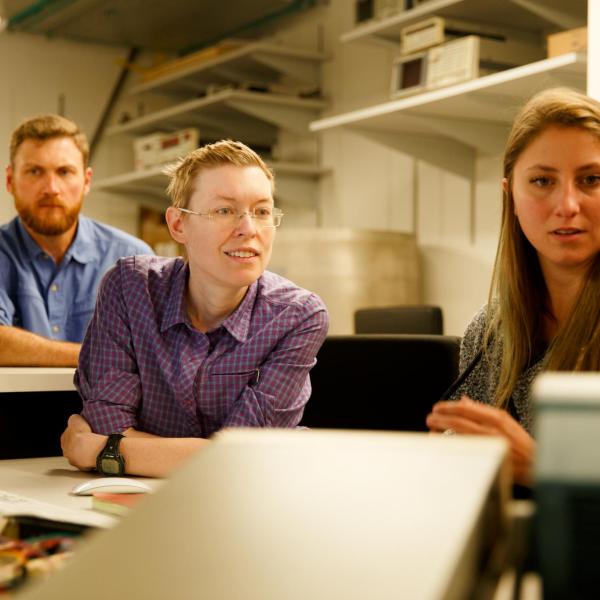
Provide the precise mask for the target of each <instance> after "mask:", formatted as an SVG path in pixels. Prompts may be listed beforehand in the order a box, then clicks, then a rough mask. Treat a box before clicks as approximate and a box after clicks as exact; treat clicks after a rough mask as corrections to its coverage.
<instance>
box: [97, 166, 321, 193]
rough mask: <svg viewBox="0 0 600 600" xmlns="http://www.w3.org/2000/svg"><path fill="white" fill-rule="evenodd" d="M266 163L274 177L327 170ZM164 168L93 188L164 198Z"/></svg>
mask: <svg viewBox="0 0 600 600" xmlns="http://www.w3.org/2000/svg"><path fill="white" fill-rule="evenodd" d="M268 164H269V167H271V168H272V169H273V171H274V173H275V177H276V179H279V178H282V177H286V176H291V177H306V178H308V179H317V178H318V177H320V176H322V175H326V174H327V173H328V172H329V170H328V169H325V168H323V167H320V166H318V165H314V164H309V163H301V162H277V161H273V162H269V163H268ZM164 168H165V165H159V166H156V167H153V168H151V169H145V170H143V171H132V172H130V173H122V174H120V175H114V176H112V177H106V178H104V179H100V180H99V181H95V182H94V190H95V191H106V192H114V193H122V194H128V195H139V196H150V197H153V198H163V199H166V197H167V196H166V193H165V190H166V187H167V183H168V177H167V176H166V175H165V174H164V172H163V171H164Z"/></svg>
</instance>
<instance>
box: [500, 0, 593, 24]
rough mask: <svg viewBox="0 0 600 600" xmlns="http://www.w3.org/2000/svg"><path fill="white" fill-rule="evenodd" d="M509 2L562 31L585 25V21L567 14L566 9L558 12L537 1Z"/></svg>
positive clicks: (512, 0)
mask: <svg viewBox="0 0 600 600" xmlns="http://www.w3.org/2000/svg"><path fill="white" fill-rule="evenodd" d="M511 2H512V3H513V4H516V5H518V6H521V7H523V8H524V9H525V10H528V11H529V12H531V13H533V14H534V15H538V16H539V17H542V18H543V19H546V20H547V21H548V22H550V23H554V24H555V25H558V26H559V27H561V28H563V29H574V28H575V27H583V26H584V25H585V20H584V21H582V20H581V19H578V18H577V17H574V16H573V14H572V12H571V13H569V9H568V8H566V7H565V9H564V10H559V9H557V8H551V7H549V6H547V5H544V4H542V3H540V2H539V1H538V0H511ZM567 4H568V2H565V5H567Z"/></svg>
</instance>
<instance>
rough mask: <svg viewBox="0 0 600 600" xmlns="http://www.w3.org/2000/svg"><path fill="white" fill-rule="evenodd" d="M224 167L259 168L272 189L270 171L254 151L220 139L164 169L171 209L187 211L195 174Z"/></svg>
mask: <svg viewBox="0 0 600 600" xmlns="http://www.w3.org/2000/svg"><path fill="white" fill-rule="evenodd" d="M223 165H234V166H236V167H258V168H259V169H261V170H262V172H263V173H264V174H265V175H266V177H267V179H268V180H269V181H270V182H271V187H272V188H273V189H274V187H275V178H274V176H273V172H272V171H271V169H269V167H267V165H266V164H265V162H264V161H263V159H262V158H261V157H260V156H259V155H258V154H257V153H256V152H254V150H252V149H251V148H249V147H248V146H246V145H245V144H242V142H235V141H233V140H221V141H220V142H215V143H214V144H207V145H205V146H202V148H198V149H197V150H193V151H192V152H190V153H189V154H188V155H187V156H185V157H184V158H182V159H181V160H179V162H177V163H175V164H174V165H171V166H169V167H167V168H166V169H165V173H166V174H167V175H168V176H169V177H170V181H169V185H168V187H167V194H168V195H169V197H170V198H171V206H174V207H175V208H187V206H188V203H189V201H190V198H191V196H192V194H193V192H194V182H195V180H196V176H197V175H198V173H200V171H202V170H204V169H213V168H216V167H221V166H223Z"/></svg>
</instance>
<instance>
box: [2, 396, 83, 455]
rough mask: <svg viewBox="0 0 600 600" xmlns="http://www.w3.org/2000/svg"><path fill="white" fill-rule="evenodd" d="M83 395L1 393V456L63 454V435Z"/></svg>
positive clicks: (79, 410) (77, 411)
mask: <svg viewBox="0 0 600 600" xmlns="http://www.w3.org/2000/svg"><path fill="white" fill-rule="evenodd" d="M80 412H81V398H80V397H79V394H78V393H77V392H76V391H75V390H73V391H68V392H2V393H0V459H4V458H35V457H39V456H60V455H61V454H62V451H61V448H60V435H61V433H62V432H63V431H64V430H65V427H66V426H67V419H68V418H69V416H70V415H72V414H73V413H80Z"/></svg>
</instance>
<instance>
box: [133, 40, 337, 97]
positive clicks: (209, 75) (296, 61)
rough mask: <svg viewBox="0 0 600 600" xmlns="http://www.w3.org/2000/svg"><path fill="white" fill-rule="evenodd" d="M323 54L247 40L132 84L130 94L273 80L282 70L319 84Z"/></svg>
mask: <svg viewBox="0 0 600 600" xmlns="http://www.w3.org/2000/svg"><path fill="white" fill-rule="evenodd" d="M323 60H325V55H324V54H322V53H320V52H313V51H310V50H305V49H301V48H293V47H289V46H282V45H278V44H273V43H265V42H257V43H252V44H246V45H244V46H242V47H240V48H236V49H235V50H231V51H229V52H226V53H224V54H222V55H220V56H217V57H215V58H213V59H210V60H205V61H202V62H197V63H196V64H190V65H188V66H187V67H184V68H182V69H181V70H179V71H176V72H173V73H170V74H168V75H165V76H163V77H159V78H156V79H153V80H149V81H145V82H143V83H140V84H138V85H136V86H134V87H132V88H131V90H130V93H131V94H139V93H141V92H148V91H151V90H161V91H166V92H186V91H190V90H194V89H195V90H196V91H198V90H200V89H203V88H204V87H206V85H207V84H210V83H216V84H219V83H228V82H238V83H239V82H242V81H253V82H261V83H272V82H274V81H277V80H278V79H279V78H280V76H281V75H282V74H286V75H290V76H292V77H293V78H294V79H296V80H299V81H303V82H306V83H311V84H314V85H316V84H318V81H319V70H318V65H319V63H320V62H322V61H323Z"/></svg>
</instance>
